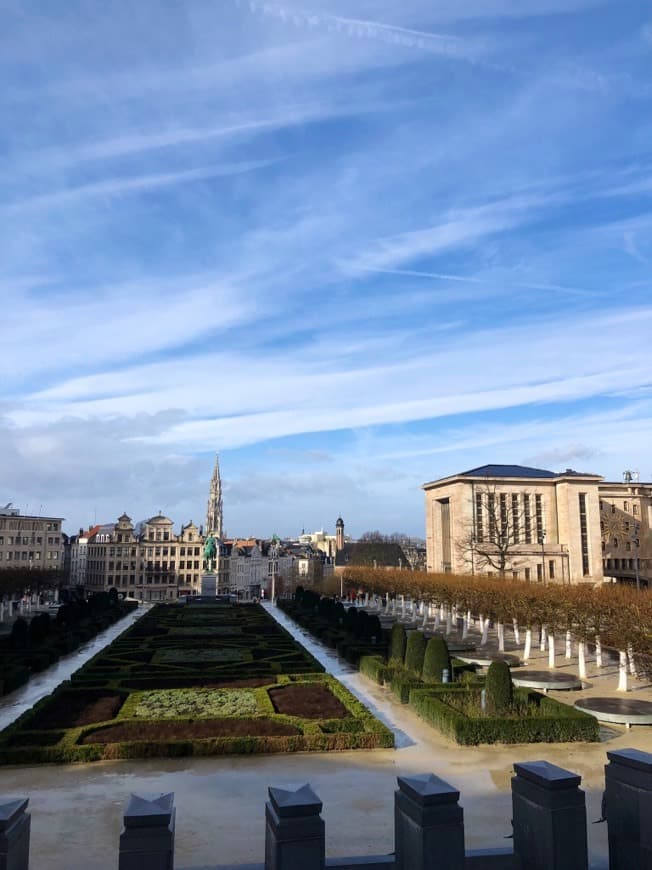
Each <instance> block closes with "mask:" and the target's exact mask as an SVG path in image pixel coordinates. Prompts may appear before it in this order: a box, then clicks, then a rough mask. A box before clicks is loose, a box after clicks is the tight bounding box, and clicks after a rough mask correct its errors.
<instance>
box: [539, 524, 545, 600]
mask: <svg viewBox="0 0 652 870" xmlns="http://www.w3.org/2000/svg"><path fill="white" fill-rule="evenodd" d="M539 543H540V544H541V579H542V580H543V584H544V586H545V585H546V551H545V543H546V530H545V529H541V534H540V535H539Z"/></svg>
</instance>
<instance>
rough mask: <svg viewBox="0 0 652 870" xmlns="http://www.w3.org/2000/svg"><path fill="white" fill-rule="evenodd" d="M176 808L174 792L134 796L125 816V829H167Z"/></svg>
mask: <svg viewBox="0 0 652 870" xmlns="http://www.w3.org/2000/svg"><path fill="white" fill-rule="evenodd" d="M173 808H174V792H172V791H169V792H167V793H159V794H144V795H137V794H132V795H130V797H129V800H128V801H127V808H126V810H125V815H124V823H125V828H167V826H168V825H169V824H170V819H171V818H172V811H173Z"/></svg>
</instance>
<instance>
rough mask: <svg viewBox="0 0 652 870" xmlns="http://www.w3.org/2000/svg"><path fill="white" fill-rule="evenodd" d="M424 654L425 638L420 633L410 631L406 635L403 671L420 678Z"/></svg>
mask: <svg viewBox="0 0 652 870" xmlns="http://www.w3.org/2000/svg"><path fill="white" fill-rule="evenodd" d="M425 654H426V638H425V635H424V633H423V632H422V631H411V632H410V633H409V634H408V639H407V645H406V647H405V662H404V664H405V669H406V671H410V673H412V674H414V675H416V676H417V677H421V671H422V670H423V658H424V656H425Z"/></svg>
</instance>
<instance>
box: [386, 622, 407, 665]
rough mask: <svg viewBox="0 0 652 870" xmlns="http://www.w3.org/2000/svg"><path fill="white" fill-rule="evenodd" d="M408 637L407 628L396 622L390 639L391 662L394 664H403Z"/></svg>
mask: <svg viewBox="0 0 652 870" xmlns="http://www.w3.org/2000/svg"><path fill="white" fill-rule="evenodd" d="M406 643H407V636H406V634H405V628H404V627H403V626H402V625H401V623H400V622H395V623H394V625H393V626H392V633H391V635H390V638H389V660H390V661H391V662H394V663H398V664H401V665H402V664H403V659H404V658H405V646H406Z"/></svg>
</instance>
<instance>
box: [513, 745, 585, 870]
mask: <svg viewBox="0 0 652 870" xmlns="http://www.w3.org/2000/svg"><path fill="white" fill-rule="evenodd" d="M514 770H515V771H516V776H515V777H513V779H512V814H513V825H514V867H515V868H516V870H586V868H587V867H588V850H587V839H586V805H585V804H586V801H585V795H584V792H583V791H582V790H581V789H580V788H579V784H580V782H581V779H582V778H581V777H580V776H578V775H577V774H575V773H571V772H570V771H568V770H564V769H563V768H561V767H557V766H556V765H554V764H549V763H548V762H547V761H528V762H525V763H523V764H515V765H514Z"/></svg>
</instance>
